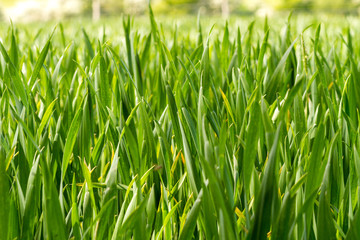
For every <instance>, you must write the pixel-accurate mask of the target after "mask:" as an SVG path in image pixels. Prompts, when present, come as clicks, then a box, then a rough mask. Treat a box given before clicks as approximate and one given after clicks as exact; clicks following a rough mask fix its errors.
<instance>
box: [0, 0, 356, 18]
mask: <svg viewBox="0 0 360 240" xmlns="http://www.w3.org/2000/svg"><path fill="white" fill-rule="evenodd" d="M148 2H149V0H0V20H2V21H8V20H9V18H11V19H12V20H13V21H21V22H28V21H47V20H59V19H69V18H74V17H76V18H79V17H84V18H92V19H93V20H97V19H99V18H102V17H110V16H120V15H122V14H131V15H142V14H144V13H145V12H146V10H147V6H148ZM151 4H152V7H153V10H154V12H155V13H156V14H158V15H161V14H164V15H165V14H179V15H181V14H197V13H198V12H199V11H200V12H201V14H208V15H219V16H225V17H226V16H228V15H230V14H232V15H252V14H256V15H271V14H273V13H274V12H281V11H288V10H292V9H295V10H296V11H297V12H310V13H313V12H326V13H327V12H329V13H335V14H354V15H358V14H359V13H360V0H331V1H329V0H152V1H151Z"/></svg>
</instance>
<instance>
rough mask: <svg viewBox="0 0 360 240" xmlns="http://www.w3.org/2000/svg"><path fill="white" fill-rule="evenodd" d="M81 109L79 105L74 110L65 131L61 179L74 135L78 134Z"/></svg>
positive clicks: (73, 142) (72, 146)
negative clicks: (74, 112)
mask: <svg viewBox="0 0 360 240" xmlns="http://www.w3.org/2000/svg"><path fill="white" fill-rule="evenodd" d="M81 105H82V104H81ZM82 111H83V108H82V107H80V108H79V109H78V111H77V112H76V114H75V117H74V119H73V120H72V122H71V125H70V128H69V131H68V133H67V137H66V142H65V147H64V155H63V158H62V165H61V176H62V179H64V177H65V173H66V169H67V167H68V164H69V160H70V156H71V153H72V150H73V148H74V145H75V141H76V136H77V134H78V131H79V128H80V125H81V120H82V119H81V116H82Z"/></svg>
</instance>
